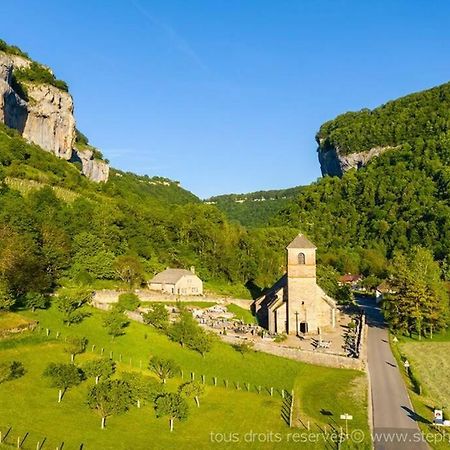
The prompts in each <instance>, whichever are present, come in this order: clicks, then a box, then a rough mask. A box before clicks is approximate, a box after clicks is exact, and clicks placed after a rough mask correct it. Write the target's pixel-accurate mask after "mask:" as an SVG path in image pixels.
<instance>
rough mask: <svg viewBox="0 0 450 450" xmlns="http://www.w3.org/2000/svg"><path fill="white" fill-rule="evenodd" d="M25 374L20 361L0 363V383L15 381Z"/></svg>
mask: <svg viewBox="0 0 450 450" xmlns="http://www.w3.org/2000/svg"><path fill="white" fill-rule="evenodd" d="M24 374H25V368H24V367H23V364H22V363H21V362H20V361H8V362H2V363H0V383H3V382H5V381H10V380H15V379H16V378H20V377H21V376H23V375H24Z"/></svg>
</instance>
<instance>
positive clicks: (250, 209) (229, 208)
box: [205, 186, 302, 227]
mask: <svg viewBox="0 0 450 450" xmlns="http://www.w3.org/2000/svg"><path fill="white" fill-rule="evenodd" d="M301 189H302V186H298V187H293V188H289V189H279V190H269V191H257V192H250V193H248V194H225V195H218V196H215V197H211V198H209V199H207V200H206V201H205V202H206V203H213V204H215V205H217V207H218V208H219V209H220V210H221V211H223V212H224V213H225V214H226V215H227V217H228V218H229V219H230V220H233V221H237V222H239V223H241V224H242V225H244V226H246V227H263V226H268V224H269V222H270V220H271V219H272V217H274V216H275V215H276V214H278V213H279V212H280V211H281V210H282V209H283V208H285V207H286V206H287V205H288V204H289V202H290V201H291V200H292V199H293V198H295V196H296V195H297V194H298V193H299V192H300V191H301Z"/></svg>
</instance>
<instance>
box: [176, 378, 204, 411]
mask: <svg viewBox="0 0 450 450" xmlns="http://www.w3.org/2000/svg"><path fill="white" fill-rule="evenodd" d="M178 393H179V394H181V395H184V396H185V397H194V400H195V403H196V404H197V407H198V408H200V400H199V398H200V396H202V395H203V394H204V393H205V386H203V385H202V384H200V383H199V382H198V381H188V382H187V383H183V384H182V385H181V386H179V388H178Z"/></svg>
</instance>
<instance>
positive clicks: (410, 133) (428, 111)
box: [316, 83, 450, 155]
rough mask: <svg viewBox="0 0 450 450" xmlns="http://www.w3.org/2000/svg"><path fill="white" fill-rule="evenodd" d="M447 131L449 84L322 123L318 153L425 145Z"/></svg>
mask: <svg viewBox="0 0 450 450" xmlns="http://www.w3.org/2000/svg"><path fill="white" fill-rule="evenodd" d="M448 130H450V83H446V84H443V85H441V86H437V87H435V88H432V89H428V90H426V91H422V92H417V93H414V94H411V95H407V96H405V97H402V98H399V99H397V100H393V101H390V102H388V103H386V104H384V105H382V106H380V107H378V108H375V109H373V110H370V109H363V110H362V111H359V112H348V113H346V114H342V115H340V116H338V117H337V118H336V119H334V120H330V121H328V122H325V123H324V124H323V125H322V126H321V127H320V130H319V131H318V133H317V135H316V140H317V142H318V144H319V151H321V150H323V151H327V150H329V149H330V148H337V149H339V152H340V154H342V155H346V154H350V153H357V152H364V151H367V150H369V149H371V148H373V147H378V146H379V147H387V146H389V147H394V146H397V145H400V144H404V143H409V144H411V145H413V146H414V148H415V149H416V151H419V152H420V151H421V148H422V147H423V145H424V141H426V140H428V139H435V138H436V136H437V135H440V134H442V133H446V132H447V131H448Z"/></svg>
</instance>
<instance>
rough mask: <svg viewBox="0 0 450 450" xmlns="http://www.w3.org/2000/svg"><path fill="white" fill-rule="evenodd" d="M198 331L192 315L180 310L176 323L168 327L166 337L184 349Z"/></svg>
mask: <svg viewBox="0 0 450 450" xmlns="http://www.w3.org/2000/svg"><path fill="white" fill-rule="evenodd" d="M198 329H199V326H198V324H197V323H196V322H195V320H194V318H193V317H192V314H191V313H190V312H189V311H185V310H181V312H180V317H179V319H178V321H177V322H175V323H173V324H172V325H171V326H170V327H169V329H168V335H169V338H170V339H171V340H172V341H175V342H178V343H179V344H181V346H182V347H184V346H185V345H186V346H187V345H188V344H189V342H191V341H192V339H193V338H194V336H195V335H196V334H197V332H198Z"/></svg>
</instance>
